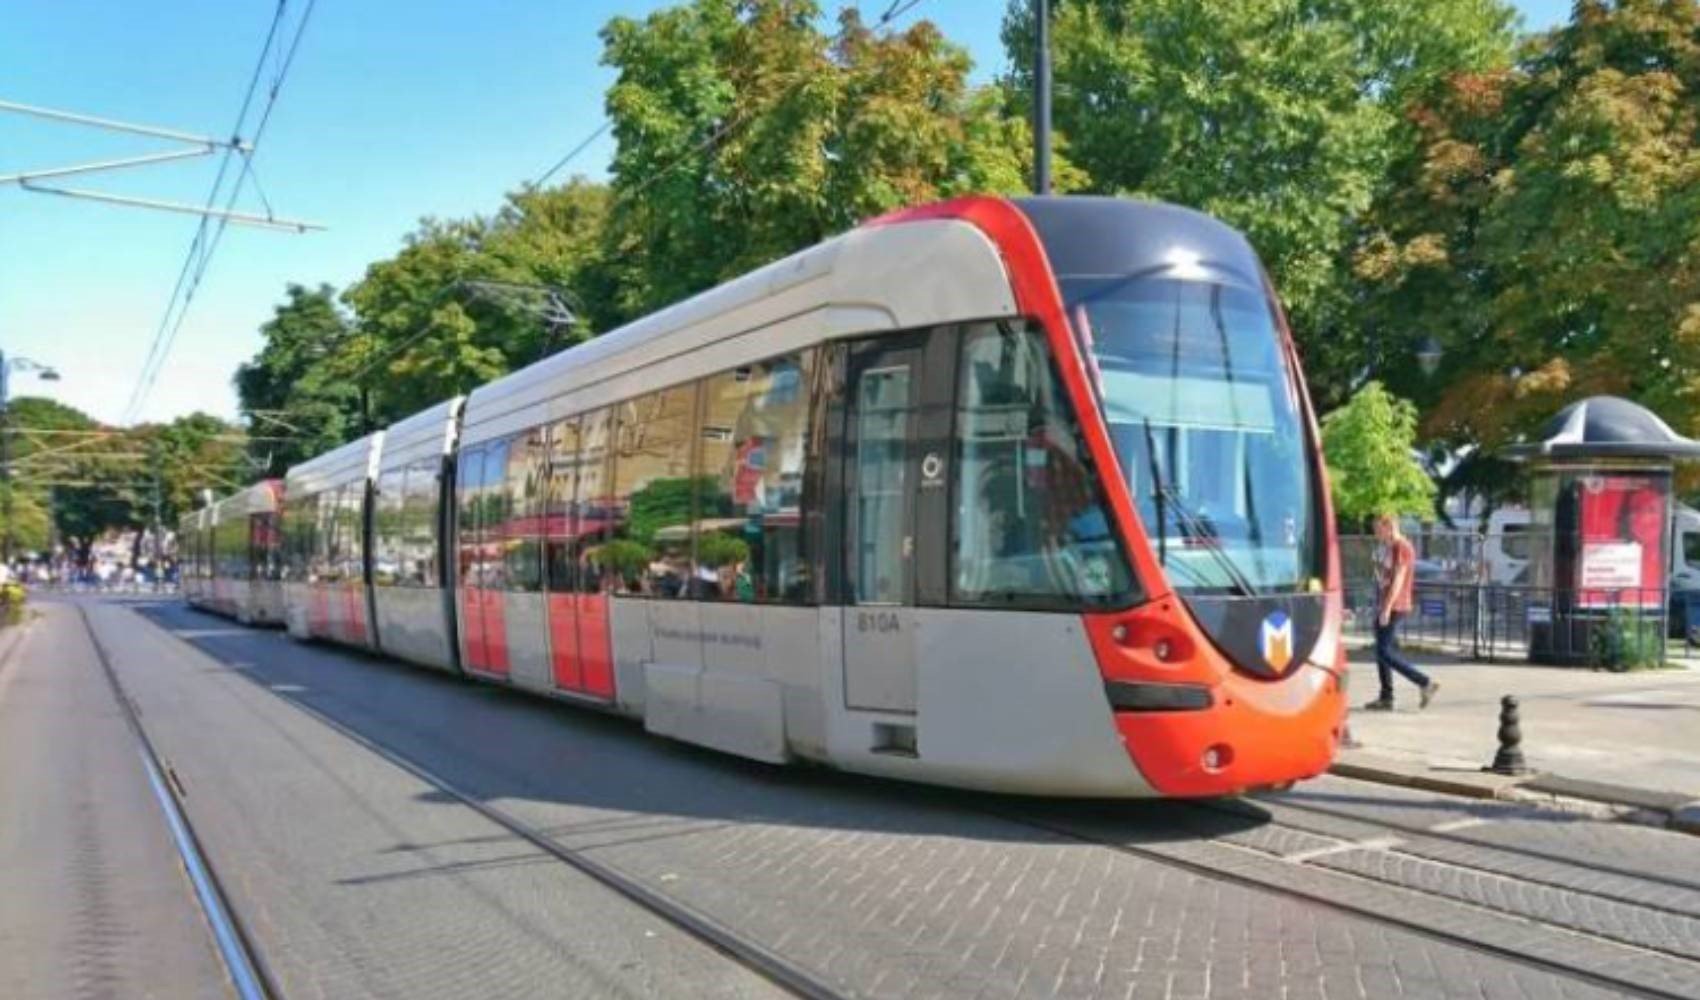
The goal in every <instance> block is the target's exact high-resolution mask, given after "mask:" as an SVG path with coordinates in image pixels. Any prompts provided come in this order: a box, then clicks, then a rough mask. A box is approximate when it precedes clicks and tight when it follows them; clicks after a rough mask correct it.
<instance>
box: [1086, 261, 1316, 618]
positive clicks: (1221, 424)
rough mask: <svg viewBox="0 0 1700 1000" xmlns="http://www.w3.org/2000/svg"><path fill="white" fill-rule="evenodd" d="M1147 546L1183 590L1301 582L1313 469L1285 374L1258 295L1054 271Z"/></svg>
mask: <svg viewBox="0 0 1700 1000" xmlns="http://www.w3.org/2000/svg"><path fill="white" fill-rule="evenodd" d="M1063 291H1064V296H1065V298H1066V299H1067V301H1068V304H1069V312H1070V315H1071V318H1072V319H1073V320H1074V323H1075V325H1076V327H1077V329H1078V331H1079V333H1080V335H1081V337H1082V339H1083V340H1085V341H1086V342H1087V346H1088V348H1089V350H1090V353H1091V356H1092V358H1093V361H1094V363H1095V366H1096V369H1097V372H1096V374H1097V379H1098V386H1099V390H1100V393H1099V394H1100V396H1101V398H1102V401H1103V407H1104V415H1105V419H1106V421H1107V422H1108V424H1109V429H1110V433H1111V436H1112V438H1113V440H1114V442H1115V449H1116V457H1117V459H1118V460H1119V461H1120V462H1121V466H1122V470H1123V473H1124V474H1125V475H1126V476H1127V478H1128V481H1129V487H1130V489H1131V490H1132V493H1133V496H1134V499H1135V500H1136V501H1137V504H1138V508H1139V513H1140V517H1141V519H1142V521H1143V523H1144V525H1145V529H1146V534H1147V535H1149V536H1150V542H1151V546H1152V548H1153V550H1154V551H1155V552H1156V554H1157V556H1158V558H1159V560H1160V561H1161V562H1162V564H1163V566H1164V569H1165V572H1166V573H1167V574H1168V577H1169V583H1170V585H1171V586H1173V587H1174V588H1175V589H1176V590H1177V591H1180V592H1182V593H1183V594H1187V593H1191V594H1198V595H1206V594H1221V595H1245V596H1253V595H1266V594H1271V593H1282V592H1287V593H1291V592H1293V591H1295V590H1304V589H1309V588H1310V587H1311V586H1312V583H1311V581H1312V580H1313V578H1314V577H1316V576H1318V575H1319V569H1318V563H1319V559H1318V555H1319V544H1320V540H1319V539H1318V537H1317V532H1316V526H1315V520H1316V519H1315V516H1314V513H1315V512H1314V510H1313V504H1314V503H1315V498H1314V497H1313V496H1312V493H1313V489H1312V483H1313V481H1314V480H1313V477H1312V473H1311V467H1310V459H1309V458H1307V448H1306V434H1305V430H1304V421H1303V419H1302V416H1301V414H1302V410H1301V408H1300V405H1299V395H1298V386H1297V382H1296V378H1295V373H1294V372H1293V371H1292V369H1291V366H1289V365H1288V364H1287V361H1286V357H1285V354H1284V352H1283V351H1282V350H1281V346H1280V337H1279V333H1278V332H1277V329H1276V326H1275V317H1274V313H1273V311H1272V305H1271V303H1270V302H1269V301H1268V300H1267V299H1266V298H1265V296H1264V295H1263V294H1262V293H1260V292H1255V291H1252V290H1250V289H1246V288H1242V287H1239V286H1234V285H1228V284H1220V283H1214V282H1209V281H1184V280H1175V279H1171V278H1077V279H1068V280H1065V281H1064V282H1063Z"/></svg>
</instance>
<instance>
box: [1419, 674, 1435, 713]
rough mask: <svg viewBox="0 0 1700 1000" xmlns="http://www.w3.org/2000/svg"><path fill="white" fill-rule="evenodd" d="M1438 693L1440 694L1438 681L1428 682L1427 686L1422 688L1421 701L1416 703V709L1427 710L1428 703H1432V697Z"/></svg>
mask: <svg viewBox="0 0 1700 1000" xmlns="http://www.w3.org/2000/svg"><path fill="white" fill-rule="evenodd" d="M1439 693H1440V682H1439V681H1429V682H1428V686H1427V687H1425V688H1423V694H1422V700H1421V701H1419V702H1417V707H1418V708H1419V709H1422V708H1427V707H1428V703H1429V702H1431V701H1433V700H1434V696H1435V695H1437V694H1439Z"/></svg>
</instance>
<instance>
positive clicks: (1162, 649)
mask: <svg viewBox="0 0 1700 1000" xmlns="http://www.w3.org/2000/svg"><path fill="white" fill-rule="evenodd" d="M1151 652H1152V653H1153V654H1155V655H1156V657H1157V659H1159V660H1161V661H1163V662H1164V663H1167V662H1169V661H1170V660H1172V659H1174V658H1175V644H1174V643H1172V642H1170V641H1169V640H1167V639H1158V640H1157V643H1156V645H1154V646H1152V647H1151Z"/></svg>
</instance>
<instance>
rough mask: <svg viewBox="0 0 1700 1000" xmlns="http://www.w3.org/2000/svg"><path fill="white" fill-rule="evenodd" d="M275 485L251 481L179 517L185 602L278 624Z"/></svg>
mask: <svg viewBox="0 0 1700 1000" xmlns="http://www.w3.org/2000/svg"><path fill="white" fill-rule="evenodd" d="M278 486H279V484H278V483H277V481H276V480H267V481H264V482H260V483H256V484H255V485H253V486H250V487H248V488H247V489H244V490H241V491H239V492H237V493H233V494H231V495H230V496H228V497H225V498H224V499H222V500H219V501H217V502H215V503H213V504H212V505H210V506H208V507H205V508H203V509H201V510H198V511H196V512H194V513H192V514H189V515H186V516H185V517H184V518H183V520H182V523H181V526H180V528H179V532H178V534H179V539H180V546H181V548H182V550H183V551H182V555H183V557H184V558H183V560H182V562H183V565H182V567H181V570H180V577H181V580H182V587H183V592H184V596H185V598H186V599H188V601H189V602H190V603H191V604H194V605H196V606H197V607H202V608H206V609H207V610H209V611H215V612H217V613H219V614H221V615H226V616H228V617H231V618H234V619H236V620H237V621H239V622H241V623H242V624H244V625H281V624H283V620H284V604H283V584H282V582H281V570H282V565H281V560H280V558H279V556H280V553H279V551H278V537H277V536H278V529H279V516H280V515H281V513H282V505H281V504H280V503H279V497H278V492H279V490H278Z"/></svg>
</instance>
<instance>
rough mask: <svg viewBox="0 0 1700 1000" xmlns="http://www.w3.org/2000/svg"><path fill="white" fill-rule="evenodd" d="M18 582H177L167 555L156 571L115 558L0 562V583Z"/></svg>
mask: <svg viewBox="0 0 1700 1000" xmlns="http://www.w3.org/2000/svg"><path fill="white" fill-rule="evenodd" d="M14 581H15V582H18V583H22V584H25V585H27V586H32V587H53V588H60V589H66V590H89V591H140V590H156V589H159V588H160V587H175V586H176V585H177V564H176V562H175V561H174V560H172V559H170V558H167V559H166V560H165V561H164V563H163V565H162V566H160V567H159V569H158V571H157V572H156V571H155V568H154V566H153V565H152V564H150V563H145V562H144V563H141V564H139V565H137V566H131V565H130V563H128V562H126V561H121V560H116V559H105V558H97V559H91V560H89V561H88V563H87V564H78V563H76V562H74V561H72V560H70V559H66V558H59V559H48V558H37V559H16V560H13V561H12V562H11V563H5V562H0V584H5V583H12V582H14Z"/></svg>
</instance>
